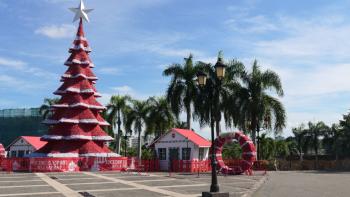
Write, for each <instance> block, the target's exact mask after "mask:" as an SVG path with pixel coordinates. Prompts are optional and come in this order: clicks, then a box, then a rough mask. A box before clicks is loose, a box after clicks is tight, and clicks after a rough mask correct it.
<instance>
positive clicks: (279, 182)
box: [253, 171, 350, 197]
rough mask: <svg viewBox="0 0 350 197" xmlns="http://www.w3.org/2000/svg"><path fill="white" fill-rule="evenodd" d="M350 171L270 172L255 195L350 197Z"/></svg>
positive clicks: (258, 196) (261, 196)
mask: <svg viewBox="0 0 350 197" xmlns="http://www.w3.org/2000/svg"><path fill="white" fill-rule="evenodd" d="M349 183H350V172H317V171H291V172H290V171H288V172H287V171H285V172H269V173H268V177H267V181H266V182H265V183H264V184H263V185H262V186H261V187H260V189H258V190H257V191H256V192H255V194H254V195H253V196H254V197H281V196H283V197H295V196H298V197H329V196H331V197H349V196H350V184H349Z"/></svg>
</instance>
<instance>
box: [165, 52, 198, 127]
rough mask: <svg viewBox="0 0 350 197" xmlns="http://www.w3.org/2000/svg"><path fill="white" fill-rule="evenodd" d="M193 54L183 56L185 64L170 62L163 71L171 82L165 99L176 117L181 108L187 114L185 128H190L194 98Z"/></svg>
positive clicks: (195, 69)
mask: <svg viewBox="0 0 350 197" xmlns="http://www.w3.org/2000/svg"><path fill="white" fill-rule="evenodd" d="M192 59H193V56H192V54H190V55H189V56H188V58H185V64H184V65H180V64H172V65H171V66H169V67H168V68H166V69H165V70H164V72H163V75H164V76H171V77H172V78H171V82H170V85H169V87H168V89H167V100H168V101H169V102H170V106H171V109H172V110H173V112H174V114H175V115H176V116H177V117H178V116H179V114H180V113H181V111H182V110H185V112H186V115H187V122H186V123H187V128H188V129H191V128H192V125H191V121H192V105H193V102H194V100H195V98H196V93H197V85H196V81H195V78H196V74H197V68H196V67H195V66H194V65H193V60H192Z"/></svg>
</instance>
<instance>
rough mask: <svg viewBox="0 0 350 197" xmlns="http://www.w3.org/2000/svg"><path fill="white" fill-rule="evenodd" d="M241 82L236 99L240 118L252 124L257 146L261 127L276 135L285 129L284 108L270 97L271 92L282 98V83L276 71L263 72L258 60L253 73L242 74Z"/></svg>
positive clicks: (252, 135) (254, 140)
mask: <svg viewBox="0 0 350 197" xmlns="http://www.w3.org/2000/svg"><path fill="white" fill-rule="evenodd" d="M241 80H242V88H241V89H240V90H239V91H237V94H236V96H235V98H236V99H237V102H238V106H240V109H241V110H240V111H239V113H240V116H242V117H244V118H245V120H246V121H249V123H250V124H249V127H250V128H249V129H250V133H251V137H252V141H253V142H254V144H256V133H257V132H259V130H260V127H262V126H264V127H266V129H273V130H274V131H275V133H276V134H277V133H279V132H280V131H282V128H283V127H285V124H286V112H285V109H284V106H283V104H282V103H281V102H280V101H279V100H278V99H277V98H274V97H273V96H270V95H269V93H270V92H271V91H274V92H275V93H276V94H277V95H278V96H279V97H282V96H283V89H282V83H281V79H280V77H279V76H278V74H277V73H275V72H274V71H271V70H266V71H264V72H262V71H261V70H260V67H259V66H258V62H257V60H255V61H254V63H253V66H252V71H251V72H249V73H248V72H243V73H241ZM262 123H264V125H262ZM272 123H274V124H273V125H272ZM242 126H243V125H242Z"/></svg>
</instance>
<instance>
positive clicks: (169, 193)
mask: <svg viewBox="0 0 350 197" xmlns="http://www.w3.org/2000/svg"><path fill="white" fill-rule="evenodd" d="M84 173H85V174H87V175H90V176H94V177H98V178H102V179H106V180H110V181H113V182H116V183H122V184H125V185H129V186H133V187H136V188H139V189H144V190H148V191H151V192H156V193H160V194H164V195H167V196H173V197H188V195H185V194H181V193H177V192H173V191H169V190H165V189H161V188H156V187H154V186H147V185H141V184H138V183H134V182H131V181H125V180H121V179H117V178H112V177H107V176H103V175H99V174H94V173H91V172H84Z"/></svg>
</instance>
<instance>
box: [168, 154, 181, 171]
mask: <svg viewBox="0 0 350 197" xmlns="http://www.w3.org/2000/svg"><path fill="white" fill-rule="evenodd" d="M174 160H179V148H169V170H171V171H174V166H173V161H174Z"/></svg>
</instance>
